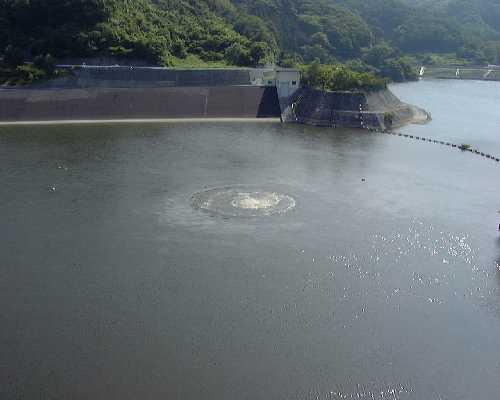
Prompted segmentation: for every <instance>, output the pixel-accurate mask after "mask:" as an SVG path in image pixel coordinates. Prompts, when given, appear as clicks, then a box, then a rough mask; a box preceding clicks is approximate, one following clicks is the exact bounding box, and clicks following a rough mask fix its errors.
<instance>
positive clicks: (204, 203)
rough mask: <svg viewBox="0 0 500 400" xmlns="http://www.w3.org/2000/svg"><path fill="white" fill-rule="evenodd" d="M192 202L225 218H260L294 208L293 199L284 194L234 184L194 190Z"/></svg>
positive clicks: (199, 208) (197, 206) (199, 207)
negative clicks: (196, 191)
mask: <svg viewBox="0 0 500 400" xmlns="http://www.w3.org/2000/svg"><path fill="white" fill-rule="evenodd" d="M191 205H192V206H193V207H194V208H195V209H197V210H202V211H207V212H210V213H214V214H218V215H222V216H224V217H260V216H270V215H276V214H284V213H286V212H288V211H290V210H291V209H293V208H294V207H295V199H294V198H293V197H291V196H289V195H287V194H284V193H277V192H273V191H268V190H259V189H257V188H253V187H248V186H234V187H223V188H215V189H210V190H206V191H204V192H200V193H196V194H194V195H193V196H192V198H191Z"/></svg>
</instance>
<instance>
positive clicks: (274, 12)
mask: <svg viewBox="0 0 500 400" xmlns="http://www.w3.org/2000/svg"><path fill="white" fill-rule="evenodd" d="M2 53H3V54H2ZM48 55H50V56H53V57H55V58H57V59H65V58H80V59H81V58H94V57H116V58H129V59H134V60H140V61H142V62H147V63H150V64H158V65H167V66H206V65H216V66H224V65H240V66H255V65H258V64H263V63H267V62H279V63H280V64H281V65H284V66H292V65H301V64H304V63H306V64H307V63H311V62H313V61H314V60H316V59H317V60H319V62H320V63H321V64H331V65H338V64H339V63H343V64H345V65H347V66H348V68H350V69H351V70H352V71H353V72H356V73H372V74H375V75H377V76H379V77H389V78H390V79H392V80H408V79H415V77H416V72H415V64H417V63H442V62H453V63H482V64H483V63H500V3H499V0H437V1H430V0H416V1H410V0H0V57H2V56H3V60H4V61H3V68H4V71H7V72H8V71H10V72H12V71H19V70H18V69H17V67H18V65H20V64H21V63H22V61H23V60H30V59H31V60H33V59H34V58H35V57H37V56H41V57H47V56H48ZM23 68H25V67H21V70H22V69H23ZM32 68H35V69H33V70H32V71H31V72H30V73H34V74H35V75H36V73H37V71H36V67H32ZM40 71H42V73H43V74H45V75H46V76H50V73H47V71H44V70H43V69H41V70H40ZM4 74H5V73H4Z"/></svg>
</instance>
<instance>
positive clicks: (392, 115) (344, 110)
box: [280, 88, 430, 129]
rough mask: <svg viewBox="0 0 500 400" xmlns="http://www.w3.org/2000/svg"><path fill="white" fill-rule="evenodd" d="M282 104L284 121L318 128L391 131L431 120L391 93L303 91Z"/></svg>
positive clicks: (305, 89)
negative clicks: (402, 126) (398, 127)
mask: <svg viewBox="0 0 500 400" xmlns="http://www.w3.org/2000/svg"><path fill="white" fill-rule="evenodd" d="M280 100H281V99H280ZM281 104H282V118H283V120H284V121H287V122H298V123H303V124H308V125H316V126H329V127H336V128H366V129H390V128H393V127H397V126H401V125H404V124H408V123H415V122H425V121H427V120H429V119H430V115H429V114H428V113H427V112H425V111H424V110H421V109H419V108H418V107H415V106H412V105H409V104H406V103H403V102H401V101H400V100H399V99H398V98H397V97H396V96H395V95H394V94H392V93H391V92H390V91H389V90H380V91H377V92H373V93H364V92H326V91H321V90H315V89H310V88H302V89H300V90H298V91H297V92H296V93H295V94H294V95H293V97H292V98H290V99H289V100H288V102H283V101H282V102H281Z"/></svg>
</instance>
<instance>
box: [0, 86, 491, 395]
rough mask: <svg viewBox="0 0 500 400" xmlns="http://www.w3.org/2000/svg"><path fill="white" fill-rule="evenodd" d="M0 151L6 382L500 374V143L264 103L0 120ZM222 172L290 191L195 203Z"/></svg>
mask: <svg viewBox="0 0 500 400" xmlns="http://www.w3.org/2000/svg"><path fill="white" fill-rule="evenodd" d="M426 85H427V84H425V83H424V85H423V86H418V85H412V86H411V90H408V92H407V95H408V96H409V97H411V96H414V97H415V98H413V99H412V98H405V100H408V101H411V102H414V103H416V104H419V105H423V106H426V104H423V103H421V102H419V101H418V100H416V98H417V97H419V96H424V95H423V94H422V93H424V94H425V95H426V96H427V95H428V93H429V90H430V88H429V86H428V85H427V86H426ZM453 85H454V84H452V87H451V89H449V90H453ZM471 85H474V83H471ZM419 88H422V92H419V90H420V89H419ZM471 90H472V89H471ZM410 95H411V96H410ZM436 96H440V94H436ZM450 107H452V105H451V104H450ZM445 111H446V109H444V108H441V109H440V111H438V112H436V113H433V114H434V121H433V123H431V124H429V125H427V126H425V127H418V128H415V127H410V128H407V129H405V130H404V132H408V131H411V130H413V129H418V130H419V131H422V130H423V131H424V132H421V133H420V134H421V136H426V137H433V136H442V134H443V131H442V130H440V132H436V131H435V127H436V126H437V125H435V124H440V122H439V121H440V117H439V115H440V114H441V113H445ZM448 112H449V113H453V112H454V111H453V109H452V108H450V109H448ZM460 118H465V117H464V116H460ZM435 121H436V122H435ZM433 124H434V125H433ZM440 126H441V125H440ZM441 128H442V126H441ZM441 128H440V129H441ZM454 132H455V131H454V130H453V129H450V130H449V131H447V132H446V134H447V135H448V136H449V137H450V140H451V139H454V140H453V141H455V142H458V141H460V140H461V137H460V138H454V137H453V136H454ZM462 133H463V132H461V131H458V134H459V136H460V135H462ZM481 137H482V139H481V140H483V141H484V143H486V141H487V140H489V141H492V142H495V141H497V142H496V143H498V138H496V137H493V138H490V137H486V136H484V137H483V136H481ZM455 139H456V140H455ZM478 139H479V137H478ZM478 147H481V146H478ZM483 147H484V146H483ZM499 153H500V152H499ZM0 160H2V161H1V163H2V168H0V182H1V184H2V191H1V192H0V200H1V201H0V221H1V223H2V232H3V233H4V234H3V237H2V241H1V242H0V250H1V252H0V265H1V268H0V278H1V279H0V301H1V303H2V309H1V311H0V321H1V326H2V329H1V330H0V343H2V360H4V361H5V362H3V363H0V398H2V399H9V400H10V399H17V398H26V399H31V398H37V399H38V398H52V399H66V398H74V399H88V398H93V399H110V398H120V399H137V398H144V397H147V398H168V399H195V398H196V399H198V398H217V399H235V398H237V399H239V398H270V399H328V400H334V399H335V400H336V399H363V398H365V399H391V400H409V399H411V400H413V399H415V400H416V399H423V398H425V399H441V398H442V399H448V398H449V399H459V398H464V399H471V398H477V399H493V398H496V397H497V395H498V392H499V391H500V380H499V379H498V376H499V375H500V364H499V362H500V359H499V356H498V352H497V351H496V349H498V348H499V347H500V310H499V305H500V301H499V300H500V271H499V270H498V268H499V264H500V238H499V236H498V232H497V230H496V228H497V224H498V213H497V211H498V208H499V205H498V201H499V198H500V189H499V187H498V185H497V184H496V182H497V181H498V171H499V170H498V166H497V165H496V164H495V163H490V162H484V160H482V159H481V158H479V157H473V156H471V155H470V154H463V153H461V152H458V151H450V149H448V148H444V147H443V146H432V145H429V144H428V143H419V142H409V141H406V140H402V139H400V138H399V137H394V136H389V135H372V134H368V133H366V132H356V131H332V130H327V129H315V128H308V127H304V126H292V125H288V126H284V125H280V124H273V123H270V124H265V123H259V124H237V123H203V124H197V123H183V124H166V125H154V124H152V125H144V126H139V125H135V126H127V125H116V126H109V125H108V126H99V125H96V126H85V127H77V126H72V127H63V126H58V127H40V128H29V127H17V128H2V129H1V130H0ZM241 185H243V186H241ZM228 187H230V188H234V187H240V188H241V187H245V188H247V189H245V190H242V191H240V192H241V193H243V195H237V196H236V197H234V196H233V197H231V196H229V197H227V198H226V197H224V196H223V200H224V207H229V209H230V210H231V211H234V209H239V208H241V210H243V211H249V212H255V211H256V210H258V209H259V207H261V209H262V210H264V211H266V210H268V209H269V208H272V207H278V206H279V205H280V201H279V200H280V199H281V198H279V197H275V196H274V195H265V196H261V195H256V194H255V193H257V192H259V193H260V192H266V193H277V194H286V196H289V198H290V199H293V200H294V204H295V207H294V208H293V210H291V211H290V212H287V213H285V214H280V215H275V216H269V217H266V216H264V217H262V218H260V217H258V218H227V216H226V217H225V216H224V215H220V213H204V212H200V210H197V209H193V207H192V195H193V193H207V191H208V193H210V190H211V189H212V188H228ZM50 188H54V189H55V190H50ZM248 188H252V189H248ZM233 194H234V193H233ZM235 201H236V203H234V202H235ZM233 203H234V204H236V205H237V206H238V207H234V204H233ZM240 206H241V207H240Z"/></svg>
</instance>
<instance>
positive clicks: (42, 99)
mask: <svg viewBox="0 0 500 400" xmlns="http://www.w3.org/2000/svg"><path fill="white" fill-rule="evenodd" d="M279 117H280V107H279V101H278V95H277V91H276V88H274V87H262V86H213V87H205V86H203V87H196V86H189V87H159V88H153V87H149V88H104V87H93V88H60V89H4V90H1V91H0V121H2V122H14V121H19V122H22V121H49V120H50V121H52V120H90V119H95V120H110V119H156V118H165V119H167V118H279Z"/></svg>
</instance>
